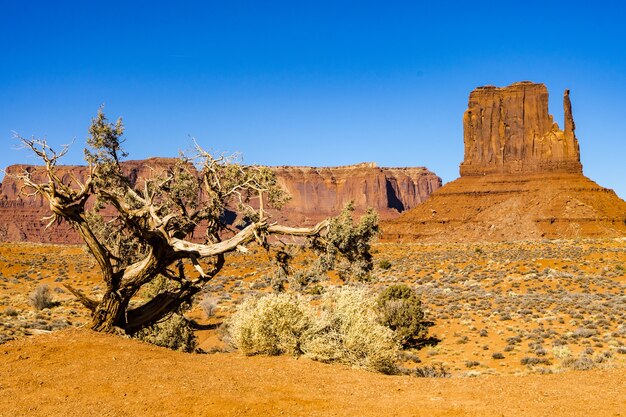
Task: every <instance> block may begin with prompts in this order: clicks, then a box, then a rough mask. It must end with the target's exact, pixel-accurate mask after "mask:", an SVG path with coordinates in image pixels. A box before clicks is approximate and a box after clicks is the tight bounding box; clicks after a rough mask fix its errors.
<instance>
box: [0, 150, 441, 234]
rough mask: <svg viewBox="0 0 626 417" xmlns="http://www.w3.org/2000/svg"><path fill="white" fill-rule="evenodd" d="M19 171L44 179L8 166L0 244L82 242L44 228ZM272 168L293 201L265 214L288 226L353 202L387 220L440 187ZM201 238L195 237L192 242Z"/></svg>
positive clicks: (406, 176)
mask: <svg viewBox="0 0 626 417" xmlns="http://www.w3.org/2000/svg"><path fill="white" fill-rule="evenodd" d="M174 162H175V160H174V159H168V158H151V159H147V160H143V161H127V162H124V163H123V170H124V171H125V172H126V173H127V174H128V175H129V176H130V178H131V180H132V181H133V182H135V183H139V184H141V181H142V179H144V178H148V177H150V176H151V175H153V174H156V173H159V172H160V171H163V170H164V169H165V168H167V167H168V166H171V165H172V164H174ZM24 170H30V171H31V172H32V173H33V177H34V178H35V179H36V180H38V181H40V182H42V181H45V178H44V177H43V170H42V169H41V167H35V166H29V165H13V166H10V167H8V168H7V170H6V171H7V174H8V175H7V176H5V178H4V180H3V182H2V186H1V188H0V190H1V192H0V241H30V242H43V243H82V241H81V239H80V237H79V236H78V235H77V234H76V233H75V232H74V231H73V230H72V229H71V227H69V225H67V223H65V222H63V223H61V224H58V225H53V226H51V227H50V228H48V229H47V230H44V226H45V224H46V222H45V221H44V220H42V219H43V218H44V217H45V216H47V215H49V214H50V209H49V205H48V203H47V201H44V200H43V198H42V197H39V196H35V197H26V196H24V195H21V194H20V187H21V184H19V183H17V182H16V181H15V180H14V179H13V178H12V177H11V175H12V174H18V173H21V172H23V171H24ZM273 170H274V172H275V173H276V175H277V177H278V181H279V183H280V184H281V185H282V186H283V187H284V188H285V189H286V190H287V191H288V192H289V194H290V195H291V196H292V199H291V200H290V201H289V203H287V205H286V206H285V207H284V208H283V209H282V210H281V211H277V210H270V214H271V215H272V216H273V220H275V221H280V222H281V223H285V224H288V225H310V224H313V223H315V222H317V221H319V220H322V219H323V218H325V217H328V216H332V215H336V214H338V213H339V212H340V211H341V209H342V208H343V207H344V206H345V204H347V203H348V202H349V201H354V204H355V208H356V211H357V212H364V211H365V210H366V208H367V207H373V208H375V209H377V210H378V212H379V214H380V215H381V217H382V218H385V219H387V218H392V217H395V216H397V215H398V213H400V212H402V211H405V210H407V209H410V208H412V207H415V206H416V205H417V204H419V203H421V202H422V201H424V200H426V199H427V198H428V196H429V195H430V194H431V193H432V192H433V191H434V190H436V189H438V188H439V187H441V178H439V177H438V176H437V175H435V174H434V173H432V172H431V171H429V170H428V169H426V168H420V167H418V168H379V167H377V166H376V164H373V163H364V164H358V165H351V166H344V167H332V168H314V167H289V166H283V167H273ZM57 172H58V175H59V176H60V177H61V178H63V180H64V181H67V182H69V181H71V178H72V176H74V177H75V178H77V179H78V180H80V181H84V179H85V178H86V176H87V175H88V170H87V167H84V166H59V167H58V171H57ZM88 204H89V203H88ZM105 215H106V212H105ZM200 231H201V230H200ZM201 237H202V236H201V233H198V236H197V237H196V238H197V239H200V238H201Z"/></svg>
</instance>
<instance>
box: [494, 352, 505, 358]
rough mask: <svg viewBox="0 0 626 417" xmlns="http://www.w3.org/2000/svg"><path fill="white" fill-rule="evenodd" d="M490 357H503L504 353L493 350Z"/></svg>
mask: <svg viewBox="0 0 626 417" xmlns="http://www.w3.org/2000/svg"><path fill="white" fill-rule="evenodd" d="M491 357H492V358H493V359H504V355H503V354H502V353H500V352H494V353H492V354H491Z"/></svg>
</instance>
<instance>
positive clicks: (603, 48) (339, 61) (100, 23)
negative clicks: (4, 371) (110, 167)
mask: <svg viewBox="0 0 626 417" xmlns="http://www.w3.org/2000/svg"><path fill="white" fill-rule="evenodd" d="M0 3H1V4H0V16H1V20H2V22H1V24H0V166H2V167H4V166H6V165H9V164H14V163H35V162H36V160H35V159H33V158H32V157H30V156H29V155H28V154H27V153H26V152H25V151H15V150H13V148H14V145H15V142H14V141H12V140H11V136H12V134H11V131H17V132H19V133H20V134H21V135H24V136H30V135H35V136H45V137H46V138H47V139H48V140H49V142H51V143H53V144H62V143H66V142H68V141H70V140H72V139H73V138H76V142H75V145H74V148H73V150H72V152H71V153H70V155H68V156H69V158H67V159H66V163H68V164H77V163H81V162H82V146H83V144H84V140H85V138H86V136H87V127H88V125H89V122H90V119H91V117H93V116H94V115H95V114H96V112H97V109H98V107H99V106H100V105H101V104H103V103H104V104H105V112H106V113H107V115H108V116H109V119H111V120H113V119H115V118H117V117H118V116H122V117H123V119H124V122H125V124H126V127H127V130H126V133H127V134H126V137H127V142H126V147H127V149H128V150H129V151H130V158H132V159H140V158H146V157H150V156H175V155H176V154H177V153H178V151H179V150H181V149H187V148H189V146H190V144H191V139H190V137H195V138H197V140H198V141H199V142H200V143H201V144H202V145H203V146H204V147H206V148H208V149H212V150H215V151H240V152H242V153H243V155H244V158H245V161H246V162H248V163H258V164H268V165H314V166H325V165H342V164H352V163H357V162H362V161H375V162H378V164H379V165H381V166H427V167H428V168H430V169H432V170H433V171H435V172H436V173H437V174H438V175H440V176H441V177H442V178H443V179H444V181H445V182H447V181H451V180H453V179H455V178H456V177H457V176H458V164H459V163H460V162H461V160H462V158H463V138H462V114H463V111H464V110H465V108H466V106H467V98H468V94H469V92H470V91H471V90H472V89H474V88H475V87H477V86H480V85H485V84H493V85H498V86H504V85H509V84H511V83H513V82H515V81H521V80H531V81H535V82H543V83H545V84H546V85H547V86H548V89H549V91H550V94H551V104H550V109H551V113H552V114H554V116H555V118H556V120H557V121H559V124H560V125H561V126H562V117H563V110H562V108H561V103H562V99H561V97H562V94H563V90H564V89H565V88H570V89H571V98H572V103H573V110H574V117H575V120H576V126H577V128H578V129H577V135H578V137H579V139H580V146H581V151H582V162H583V166H584V172H585V174H586V175H587V176H589V177H590V178H592V179H593V180H595V181H597V182H598V183H599V184H600V185H603V186H606V187H609V188H613V189H615V190H616V192H617V193H618V194H619V195H620V196H621V197H622V198H624V197H626V161H625V160H626V128H625V126H624V121H625V120H626V6H624V5H623V4H622V2H619V1H614V2H603V1H595V2H575V1H536V2H535V1H511V2H507V1H504V0H500V1H498V2H490V1H463V2H443V1H442V2H437V1H431V2H426V3H424V4H422V3H421V2H408V1H407V2H394V1H384V2H383V1H379V2H370V1H354V2H341V1H328V2H326V1H310V2H300V1H284V2H270V1H267V2H266V1H264V2H261V1H258V2H245V1H235V0H232V1H222V2H218V1H184V0H180V1H177V2H159V1H125V2H122V1H98V2H96V1H86V0H83V1H73V2H71V1H62V0H59V1H9V0H1V2H0Z"/></svg>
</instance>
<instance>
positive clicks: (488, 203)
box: [383, 82, 626, 242]
mask: <svg viewBox="0 0 626 417" xmlns="http://www.w3.org/2000/svg"><path fill="white" fill-rule="evenodd" d="M563 105H564V115H565V122H564V130H560V129H559V127H558V125H557V124H556V123H554V121H553V119H552V116H550V115H549V114H548V92H547V89H546V87H545V86H544V85H543V84H533V83H529V82H522V83H515V84H513V85H511V86H509V87H505V88H496V87H480V88H477V89H476V90H474V91H473V92H472V93H471V94H470V97H469V105H468V109H467V111H466V112H465V114H464V117H463V127H464V143H465V158H464V161H463V162H462V163H461V165H460V173H461V177H460V178H459V179H457V180H455V181H452V182H450V183H448V184H446V185H444V186H443V187H442V188H441V189H439V190H437V191H436V192H435V193H433V195H432V196H431V197H430V198H429V199H428V200H427V201H426V202H425V203H423V204H420V205H419V206H417V207H416V208H414V209H412V210H409V211H407V212H405V213H403V214H402V215H401V216H399V217H398V218H396V219H393V220H391V221H388V222H386V223H384V224H383V233H384V239H387V240H404V241H412V240H419V241H429V242H464V241H465V242H474V241H506V240H525V239H541V238H577V237H621V236H626V202H625V201H624V200H622V199H620V198H619V197H618V196H617V195H616V194H615V193H614V192H613V191H612V190H609V189H606V188H603V187H601V186H599V185H598V184H596V183H595V182H593V181H592V180H590V179H589V178H587V177H585V176H584V175H583V174H582V165H581V163H580V151H579V147H578V139H577V138H576V136H575V134H574V130H575V124H574V119H573V116H572V106H571V102H570V98H569V91H568V90H566V91H565V94H564V97H563Z"/></svg>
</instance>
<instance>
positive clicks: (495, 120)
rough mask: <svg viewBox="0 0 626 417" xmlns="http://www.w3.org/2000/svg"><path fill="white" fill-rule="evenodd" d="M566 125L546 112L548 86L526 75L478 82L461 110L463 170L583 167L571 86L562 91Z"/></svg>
mask: <svg viewBox="0 0 626 417" xmlns="http://www.w3.org/2000/svg"><path fill="white" fill-rule="evenodd" d="M563 107H564V110H565V111H564V113H565V123H564V128H565V130H560V129H559V126H558V124H557V123H555V122H554V120H553V118H552V116H551V115H550V114H548V90H547V88H546V86H545V85H543V84H535V83H531V82H528V81H524V82H519V83H515V84H512V85H510V86H508V87H504V88H497V87H493V86H487V87H479V88H477V89H475V90H474V91H472V92H471V93H470V96H469V105H468V109H467V110H466V111H465V114H464V116H463V129H464V138H463V139H464V143H465V158H464V161H463V162H462V163H461V176H474V175H484V174H489V173H535V172H562V173H582V165H581V164H580V151H579V148H578V140H577V139H576V136H575V134H574V129H575V126H574V119H573V117H572V106H571V103H570V100H569V90H566V91H565V95H564V97H563Z"/></svg>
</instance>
